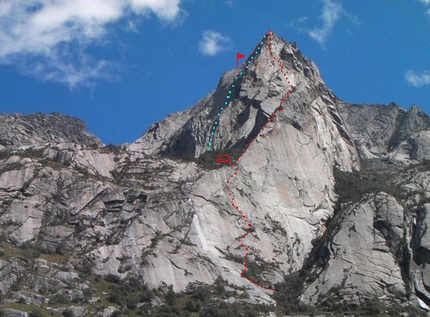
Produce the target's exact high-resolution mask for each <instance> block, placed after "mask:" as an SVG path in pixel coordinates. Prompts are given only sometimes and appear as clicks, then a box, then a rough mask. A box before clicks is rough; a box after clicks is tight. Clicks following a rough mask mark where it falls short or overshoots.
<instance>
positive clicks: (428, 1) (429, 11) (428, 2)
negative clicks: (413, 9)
mask: <svg viewBox="0 0 430 317" xmlns="http://www.w3.org/2000/svg"><path fill="white" fill-rule="evenodd" d="M420 2H421V3H422V4H423V5H425V6H430V0H420ZM426 13H427V14H428V15H430V9H427V11H426Z"/></svg>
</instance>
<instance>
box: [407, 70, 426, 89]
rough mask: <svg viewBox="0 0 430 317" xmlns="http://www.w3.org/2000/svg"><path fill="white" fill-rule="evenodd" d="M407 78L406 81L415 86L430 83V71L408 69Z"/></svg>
mask: <svg viewBox="0 0 430 317" xmlns="http://www.w3.org/2000/svg"><path fill="white" fill-rule="evenodd" d="M405 78H406V81H407V82H408V83H409V84H411V85H412V86H414V87H422V86H426V85H430V71H423V72H421V73H418V74H417V73H415V72H414V71H412V70H408V71H407V72H406V75H405Z"/></svg>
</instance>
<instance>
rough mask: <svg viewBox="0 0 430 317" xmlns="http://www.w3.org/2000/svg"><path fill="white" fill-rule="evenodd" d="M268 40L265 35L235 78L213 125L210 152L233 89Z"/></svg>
mask: <svg viewBox="0 0 430 317" xmlns="http://www.w3.org/2000/svg"><path fill="white" fill-rule="evenodd" d="M266 39H267V35H265V36H264V37H263V38H262V39H261V41H260V43H259V44H258V45H257V46H256V48H255V49H254V51H253V52H252V54H251V55H250V56H249V57H248V58H247V60H246V61H245V63H244V64H245V67H244V69H243V71H241V72H240V73H239V75H238V76H236V77H235V78H234V81H233V83H232V84H231V89H230V90H229V91H228V94H227V96H226V100H225V101H224V104H223V106H222V107H221V109H220V111H219V112H218V114H217V116H218V119H216V120H215V122H214V123H213V124H212V126H211V129H210V137H209V142H208V151H211V150H212V148H213V139H214V136H215V132H216V128H217V127H218V125H219V120H220V119H219V118H220V117H221V113H222V111H223V110H224V109H225V108H227V107H228V105H229V103H230V101H231V94H232V91H233V88H234V87H235V85H234V84H235V82H237V80H238V79H240V78H242V77H243V75H244V74H245V73H246V72H247V70H248V65H249V64H251V62H252V61H253V60H254V56H255V55H258V52H259V51H260V49H261V47H262V46H263V44H264V42H265V40H266Z"/></svg>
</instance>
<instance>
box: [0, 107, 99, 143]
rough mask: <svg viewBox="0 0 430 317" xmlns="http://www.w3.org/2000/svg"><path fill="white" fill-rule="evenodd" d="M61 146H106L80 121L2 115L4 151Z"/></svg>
mask: <svg viewBox="0 0 430 317" xmlns="http://www.w3.org/2000/svg"><path fill="white" fill-rule="evenodd" d="M58 143H76V144H79V145H81V146H89V147H90V146H94V147H99V146H101V145H102V142H101V141H100V140H99V139H98V138H97V137H96V136H95V135H93V134H91V133H89V132H87V131H85V123H84V122H83V121H81V120H79V119H78V118H74V117H70V116H67V115H63V114H60V113H51V114H48V115H45V114H42V113H35V114H29V115H22V114H19V113H14V114H0V150H2V149H5V148H6V149H14V148H19V147H22V146H29V147H35V146H37V145H41V146H42V145H46V144H50V145H54V144H58Z"/></svg>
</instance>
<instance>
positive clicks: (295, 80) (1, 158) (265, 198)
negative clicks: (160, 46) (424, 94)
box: [0, 33, 430, 316]
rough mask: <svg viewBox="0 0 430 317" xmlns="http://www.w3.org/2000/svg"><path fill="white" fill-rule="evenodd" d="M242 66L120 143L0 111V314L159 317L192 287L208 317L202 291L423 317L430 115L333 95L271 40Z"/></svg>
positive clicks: (74, 123) (303, 62)
mask: <svg viewBox="0 0 430 317" xmlns="http://www.w3.org/2000/svg"><path fill="white" fill-rule="evenodd" d="M248 61H249V63H248ZM248 61H247V63H246V67H242V68H240V69H235V70H232V71H229V72H227V73H225V74H224V75H223V76H222V78H221V80H220V83H219V85H218V87H217V88H216V90H215V91H213V92H211V93H210V94H208V95H207V96H206V97H204V98H203V99H202V100H201V101H199V102H198V103H197V104H196V105H195V106H193V107H191V108H189V109H188V110H185V111H183V112H180V113H176V114H172V115H170V116H169V117H167V118H166V119H164V120H162V121H161V122H158V123H155V124H154V125H152V126H151V127H150V128H149V129H148V131H146V132H145V133H144V134H143V135H142V137H140V138H139V139H138V140H136V142H134V143H132V144H130V145H128V146H105V145H104V144H102V143H101V142H100V140H98V139H97V138H96V137H95V136H93V135H91V134H90V133H88V132H85V131H84V129H85V126H84V124H83V123H82V122H81V121H80V120H78V119H75V118H71V117H67V116H63V115H59V114H50V115H42V114H36V115H28V116H25V115H18V114H14V115H1V116H0V120H1V123H2V124H1V125H0V144H1V146H2V147H1V148H0V150H1V151H0V230H1V231H0V234H1V235H0V239H1V248H2V250H1V252H0V277H1V278H0V290H1V291H2V298H1V300H2V301H3V303H2V305H3V307H4V309H5V310H4V311H5V312H6V311H8V314H12V313H11V310H13V309H15V310H16V309H22V310H27V311H28V310H30V309H31V307H32V306H29V305H31V304H33V305H39V306H41V307H44V309H46V310H50V311H52V312H55V313H64V314H66V313H67V314H69V316H70V314H74V315H76V316H95V315H101V316H110V315H111V314H112V313H113V312H114V311H115V310H117V309H118V310H121V311H122V313H124V314H127V312H130V311H138V310H140V311H141V312H145V313H146V314H148V315H149V316H151V314H152V315H154V316H164V315H163V314H162V313H161V310H163V309H164V310H168V309H170V308H166V307H171V306H173V304H172V303H175V302H174V300H173V299H174V298H176V297H175V296H176V295H172V294H173V292H178V293H180V292H186V293H185V295H184V296H185V299H186V300H188V302H187V303H189V302H190V298H191V299H192V302H191V304H184V303H182V301H179V302H180V303H182V304H177V305H182V306H181V309H182V311H185V313H184V314H185V315H186V312H189V313H193V312H194V313H196V314H200V315H202V316H212V315H210V313H209V312H208V310H209V309H211V306H210V305H209V304H207V301H208V298H207V295H204V294H205V293H207V292H209V290H208V289H205V291H202V287H203V286H201V284H208V285H213V287H214V288H213V289H210V292H211V294H212V296H210V297H211V298H212V299H216V300H219V302H222V303H224V304H225V305H227V304H229V305H234V304H235V303H236V304H237V303H240V305H242V306H243V305H245V304H244V303H254V304H255V303H260V304H264V305H272V306H270V307H269V308H268V307H266V308H262V307H260V308H258V309H261V311H265V312H266V313H267V314H268V311H272V312H276V314H278V315H279V316H282V315H283V314H285V313H289V312H294V311H314V312H315V311H320V310H321V311H327V310H328V311H333V312H334V311H340V310H353V309H358V310H360V309H361V310H363V309H371V308H372V307H373V308H372V309H375V311H374V312H378V311H381V312H382V311H386V310H388V309H390V307H395V309H397V310H403V311H407V310H412V311H414V310H413V309H414V308H413V307H422V311H424V310H428V309H429V307H428V306H427V305H430V294H429V292H428V289H429V287H430V275H429V274H430V273H429V271H428V268H427V267H426V265H427V263H430V256H429V254H430V249H429V248H430V244H429V243H428V242H429V241H430V238H429V236H428V235H429V234H428V232H427V226H428V222H429V220H428V219H427V212H428V211H429V210H430V207H429V206H430V205H429V203H430V201H429V197H430V190H429V186H430V167H429V165H428V164H427V160H428V159H429V156H430V139H429V137H430V118H429V117H428V116H427V115H426V114H425V113H424V112H423V111H422V110H420V109H419V108H418V107H411V108H410V109H409V110H405V109H402V108H400V107H398V106H397V105H395V104H390V105H386V106H382V105H355V104H350V103H347V102H344V101H342V100H339V99H338V98H337V97H336V96H335V95H334V93H333V92H332V91H331V90H330V89H328V88H327V87H326V86H325V85H324V82H323V80H322V79H321V77H320V74H319V70H318V68H317V66H316V65H315V64H314V63H313V62H312V61H311V60H309V59H307V58H306V57H305V56H303V55H302V53H301V52H300V51H299V50H298V49H297V47H296V45H295V44H292V43H288V42H285V41H284V40H283V39H281V38H279V37H277V36H276V35H274V34H273V33H269V34H267V35H266V36H265V37H264V38H263V39H262V41H261V42H260V43H259V44H258V45H257V48H256V50H255V51H254V53H253V54H252V56H251V57H249V59H248ZM233 85H234V86H233ZM285 95H287V97H286V98H283V97H284V96H285ZM227 96H228V98H227ZM227 99H229V100H228V101H226V100H227ZM281 99H282V100H284V99H285V100H284V101H283V103H282V108H283V109H282V111H280V112H277V114H276V117H274V116H271V115H272V113H274V112H275V111H277V109H278V107H279V105H280V100H281ZM226 102H227V104H226ZM218 114H220V115H218ZM214 122H217V128H216V129H213V127H214ZM263 127H264V130H262V128H263ZM214 130H215V131H214ZM212 132H214V133H212ZM251 141H252V143H251ZM249 144H251V145H249ZM248 145H249V146H248ZM245 149H246V152H245V153H244V151H245ZM221 153H226V154H228V155H229V156H230V157H231V158H232V159H233V161H235V162H236V163H235V166H233V167H232V166H231V165H230V164H225V163H217V162H216V158H217V156H218V155H219V154H221ZM242 153H244V154H243V155H242ZM239 158H240V160H238V159H239ZM232 173H233V174H234V178H232V179H231V182H229V183H227V182H226V181H227V180H229V179H230V178H231V177H230V175H231V174H232ZM232 197H234V201H233V200H232ZM232 202H233V203H232ZM236 206H237V207H238V206H240V209H239V208H236ZM243 219H246V221H247V222H244V220H243ZM248 224H250V227H251V228H249V227H248ZM251 224H252V225H251ZM251 229H252V230H251ZM244 235H246V240H245V239H244V240H243V241H241V239H242V237H243V236H244ZM242 244H243V246H242ZM245 246H246V248H247V249H246V251H245V250H244V249H245ZM245 252H246V253H247V256H246V263H245V264H246V265H247V275H248V276H251V277H252V280H253V281H255V283H251V282H250V281H249V279H246V278H243V277H241V273H243V269H244V259H245V255H246V254H245ZM199 285H200V286H199ZM260 285H261V286H264V287H260ZM169 286H171V288H169ZM266 286H267V288H269V290H267V289H266ZM199 287H200V288H199ZM272 287H275V289H276V291H275V292H273V291H272V290H270V289H271V288H272ZM151 290H152V291H151ZM121 294H122V295H121ZM124 294H129V296H125V297H124ZM136 294H138V296H137V295H136ZM190 294H191V295H190ZM226 294H228V295H226ZM121 296H122V297H121ZM136 296H137V297H136ZM205 296H206V297H205ZM163 302H164V303H165V304H167V305H164V306H163V305H162V304H163ZM184 302H185V300H184ZM219 302H218V304H217V305H219ZM224 304H223V305H224ZM198 305H200V306H198ZM275 305H276V306H275ZM242 306H241V307H242ZM163 307H165V308H163ZM216 307H218V308H217V309H218V310H220V309H222V307H220V306H216ZM229 307H230V310H229V311H232V308H231V307H233V306H229ZM235 307H236V306H235ZM172 309H173V308H172ZM258 309H257V308H254V309H253V310H252V311H248V312H247V313H246V314H248V315H249V316H252V314H251V312H252V313H255V311H257V310H258ZM163 313H166V314H167V313H169V311H164V312H163ZM170 313H175V312H172V311H170ZM414 313H420V311H414ZM205 314H206V315H205Z"/></svg>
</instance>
